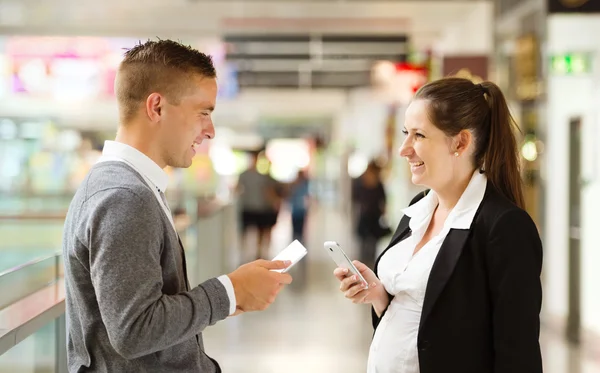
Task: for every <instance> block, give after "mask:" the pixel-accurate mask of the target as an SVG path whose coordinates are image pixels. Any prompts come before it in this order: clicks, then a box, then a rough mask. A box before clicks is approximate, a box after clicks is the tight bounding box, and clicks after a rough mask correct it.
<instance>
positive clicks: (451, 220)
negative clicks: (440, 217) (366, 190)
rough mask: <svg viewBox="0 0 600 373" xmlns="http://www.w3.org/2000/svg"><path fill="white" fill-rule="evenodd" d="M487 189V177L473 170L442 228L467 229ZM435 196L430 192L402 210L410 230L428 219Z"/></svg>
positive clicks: (436, 200)
mask: <svg viewBox="0 0 600 373" xmlns="http://www.w3.org/2000/svg"><path fill="white" fill-rule="evenodd" d="M486 187H487V177H486V176H485V175H484V174H482V173H480V172H479V170H475V172H474V173H473V176H471V181H469V185H468V186H467V189H465V191H464V192H463V194H462V195H461V196H460V199H459V200H458V202H457V203H456V206H454V208H453V209H452V211H451V212H450V214H449V215H448V218H446V223H445V224H444V227H445V228H447V229H469V228H470V227H471V224H472V223H473V219H474V218H475V214H476V213H477V209H478V208H479V205H480V204H481V201H483V196H484V195H485V190H486ZM438 203H439V202H438V197H437V194H436V193H435V192H434V191H433V190H431V191H429V193H427V195H426V196H425V197H423V198H422V199H421V200H420V201H419V202H417V203H415V204H413V205H412V206H409V207H407V208H405V209H403V210H402V212H403V213H404V215H406V216H409V217H410V218H411V219H410V222H409V226H410V228H411V230H413V231H414V230H415V227H417V226H419V224H420V223H422V222H423V220H424V219H428V218H429V217H430V216H431V214H432V213H433V211H434V210H435V208H436V207H437V205H438Z"/></svg>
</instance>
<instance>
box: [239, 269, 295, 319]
mask: <svg viewBox="0 0 600 373" xmlns="http://www.w3.org/2000/svg"><path fill="white" fill-rule="evenodd" d="M289 265H290V262H289V261H286V262H284V261H280V260H275V261H268V260H257V261H254V262H251V263H248V264H244V265H243V266H241V267H240V268H238V269H236V270H235V271H233V272H231V273H230V274H229V275H228V276H229V278H230V279H231V283H232V284H233V289H234V292H235V299H236V301H237V305H236V308H237V309H236V312H235V313H234V316H235V315H239V314H240V313H242V312H249V311H264V310H266V309H267V308H268V307H269V306H270V305H271V304H272V303H273V302H274V301H275V298H276V297H277V294H279V291H280V290H281V289H282V288H283V285H288V284H290V283H291V282H292V277H291V276H290V275H289V274H287V273H278V272H274V271H272V270H273V269H285V268H287V267H288V266H289Z"/></svg>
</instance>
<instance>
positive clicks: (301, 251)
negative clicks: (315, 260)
mask: <svg viewBox="0 0 600 373" xmlns="http://www.w3.org/2000/svg"><path fill="white" fill-rule="evenodd" d="M307 253H308V251H307V250H306V247H304V245H302V244H301V243H300V241H298V240H294V242H292V243H291V244H289V246H288V247H286V248H285V249H283V250H281V252H280V253H279V254H277V256H276V257H275V258H273V260H289V261H291V262H292V264H290V265H289V267H287V268H285V269H274V270H273V271H275V272H281V273H286V272H287V271H289V270H290V269H291V268H292V267H293V266H294V265H295V264H296V263H298V262H299V261H300V260H301V259H302V258H304V256H305V255H306V254H307Z"/></svg>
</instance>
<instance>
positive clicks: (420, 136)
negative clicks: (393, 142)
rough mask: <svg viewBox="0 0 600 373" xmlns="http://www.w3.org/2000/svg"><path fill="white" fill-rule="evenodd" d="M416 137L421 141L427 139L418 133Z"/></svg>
mask: <svg viewBox="0 0 600 373" xmlns="http://www.w3.org/2000/svg"><path fill="white" fill-rule="evenodd" d="M416 136H417V137H418V138H421V139H424V138H425V136H423V135H422V134H420V133H417V134H416Z"/></svg>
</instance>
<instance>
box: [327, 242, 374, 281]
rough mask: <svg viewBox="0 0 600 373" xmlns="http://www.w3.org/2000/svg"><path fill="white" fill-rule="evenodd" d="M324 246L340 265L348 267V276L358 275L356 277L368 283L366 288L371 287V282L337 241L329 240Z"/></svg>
mask: <svg viewBox="0 0 600 373" xmlns="http://www.w3.org/2000/svg"><path fill="white" fill-rule="evenodd" d="M323 247H324V248H325V250H327V253H328V254H329V256H330V257H331V259H333V261H334V262H335V264H337V266H338V267H340V268H346V269H347V270H348V272H350V273H349V274H348V276H351V275H356V277H357V278H358V279H359V280H360V281H362V282H363V283H364V284H365V285H366V287H365V289H368V288H369V283H368V282H367V280H365V278H364V277H363V276H362V275H361V274H360V272H359V271H358V269H357V268H356V266H355V265H354V264H353V263H352V261H351V260H350V259H349V258H348V256H347V255H346V253H345V252H344V250H342V248H341V247H340V245H339V244H338V243H337V242H335V241H327V242H325V243H324V244H323Z"/></svg>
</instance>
